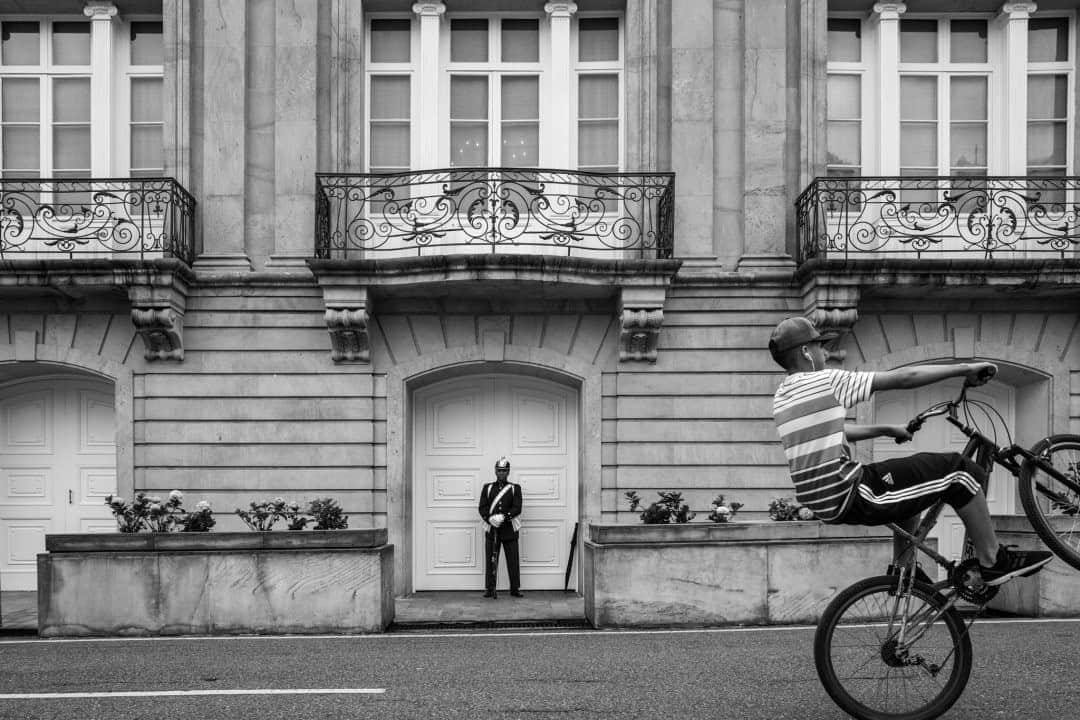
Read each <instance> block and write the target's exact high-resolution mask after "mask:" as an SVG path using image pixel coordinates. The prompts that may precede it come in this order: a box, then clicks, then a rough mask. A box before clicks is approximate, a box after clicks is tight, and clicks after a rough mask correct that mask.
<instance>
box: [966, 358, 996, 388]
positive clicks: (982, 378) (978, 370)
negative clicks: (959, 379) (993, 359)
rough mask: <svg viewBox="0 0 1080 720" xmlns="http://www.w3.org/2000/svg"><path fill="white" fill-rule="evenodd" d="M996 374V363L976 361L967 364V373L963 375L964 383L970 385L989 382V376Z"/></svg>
mask: <svg viewBox="0 0 1080 720" xmlns="http://www.w3.org/2000/svg"><path fill="white" fill-rule="evenodd" d="M996 374H997V365H995V364H994V363H989V362H976V363H969V364H968V371H967V374H966V375H964V384H965V385H968V386H970V387H975V386H978V385H983V384H985V383H988V382H990V378H992V377H994V375H996Z"/></svg>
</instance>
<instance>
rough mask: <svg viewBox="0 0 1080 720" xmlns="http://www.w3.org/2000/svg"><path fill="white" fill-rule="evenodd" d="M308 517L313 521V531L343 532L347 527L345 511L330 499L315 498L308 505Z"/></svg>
mask: <svg viewBox="0 0 1080 720" xmlns="http://www.w3.org/2000/svg"><path fill="white" fill-rule="evenodd" d="M307 512H308V515H311V517H312V519H313V520H314V521H315V527H314V528H313V529H314V530H345V529H347V528H348V527H349V518H347V517H346V516H345V511H343V510H342V509H341V506H340V505H338V504H337V501H336V500H332V499H330V498H317V499H315V500H312V501H311V502H310V503H309V504H308V508H307Z"/></svg>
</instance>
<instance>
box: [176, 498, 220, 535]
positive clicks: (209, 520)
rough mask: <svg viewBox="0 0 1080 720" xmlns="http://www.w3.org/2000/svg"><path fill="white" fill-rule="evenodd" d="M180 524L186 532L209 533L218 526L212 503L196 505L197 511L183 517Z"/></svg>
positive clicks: (200, 502) (201, 501)
mask: <svg viewBox="0 0 1080 720" xmlns="http://www.w3.org/2000/svg"><path fill="white" fill-rule="evenodd" d="M179 522H180V524H181V525H182V526H183V531H184V532H208V531H209V530H210V528H212V527H214V525H216V524H217V520H215V519H214V512H213V510H211V509H210V503H208V502H207V501H205V500H200V501H199V502H197V503H195V509H194V510H192V511H191V512H189V513H185V514H184V515H182V516H181V517H180V520H179Z"/></svg>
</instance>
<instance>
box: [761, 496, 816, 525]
mask: <svg viewBox="0 0 1080 720" xmlns="http://www.w3.org/2000/svg"><path fill="white" fill-rule="evenodd" d="M769 519H770V520H781V521H783V520H813V519H814V513H813V511H812V510H811V509H810V508H808V507H805V506H803V505H800V504H799V503H797V502H795V501H794V500H792V499H791V498H786V497H780V498H774V499H773V500H772V501H771V502H769Z"/></svg>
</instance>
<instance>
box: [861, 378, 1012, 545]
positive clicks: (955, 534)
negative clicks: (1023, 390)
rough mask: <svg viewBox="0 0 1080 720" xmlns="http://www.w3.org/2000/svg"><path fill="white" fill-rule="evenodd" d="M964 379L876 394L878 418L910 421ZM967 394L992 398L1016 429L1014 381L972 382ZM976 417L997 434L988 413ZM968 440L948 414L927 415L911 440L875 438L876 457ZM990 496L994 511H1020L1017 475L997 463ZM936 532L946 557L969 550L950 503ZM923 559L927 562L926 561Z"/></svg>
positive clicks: (1000, 431) (948, 447)
mask: <svg viewBox="0 0 1080 720" xmlns="http://www.w3.org/2000/svg"><path fill="white" fill-rule="evenodd" d="M960 382H961V381H960V380H958V379H957V380H950V381H947V382H943V383H937V384H935V385H929V386H926V387H922V388H918V389H917V390H894V391H891V392H886V393H878V394H877V395H876V398H875V400H876V406H875V420H874V422H876V423H886V424H890V425H892V424H896V425H905V424H907V422H908V421H909V420H910V419H911V418H913V417H915V415H917V414H918V413H920V412H922V411H923V410H925V409H926V408H928V407H930V405H931V404H933V403H936V402H940V401H943V400H951V399H953V398H955V397H956V396H957V395H958V394H959V392H960ZM967 396H968V398H970V399H972V400H981V401H983V402H985V403H988V404H989V405H990V406H991V407H993V408H994V409H995V410H996V411H997V412H999V413H1001V417H1002V419H1003V420H1004V421H1005V423H1006V424H1007V425H1008V430H1009V432H1012V433H1014V434H1015V432H1014V428H1013V418H1014V414H1015V401H1014V392H1013V388H1012V387H1011V386H1009V385H1005V384H1004V383H989V384H987V385H982V386H980V387H977V388H969V389H968V392H967ZM976 420H977V422H978V424H979V426H980V427H982V429H983V430H984V432H985V433H986V434H987V435H988V436H990V437H994V435H993V433H992V432H990V426H989V424H988V423H989V420H988V419H987V418H985V417H983V416H979V417H978V418H977V419H976ZM995 422H996V423H997V438H998V442H999V444H1002V445H1004V444H1007V443H1006V442H1005V435H1004V428H1003V427H1002V425H1001V421H998V420H997V419H996V418H995ZM966 444H967V436H966V435H964V434H963V433H962V432H960V431H959V430H958V429H957V428H956V427H954V426H953V425H951V424H950V423H949V422H948V421H947V420H945V419H944V418H943V417H937V418H933V419H931V420H928V421H927V422H926V424H925V425H924V426H923V429H922V430H921V431H919V432H917V433H915V437H914V438H913V439H912V440H911V442H908V443H903V444H900V445H898V444H896V441H895V440H893V439H892V438H876V439H875V440H874V460H885V459H887V458H894V457H903V456H906V455H914V454H915V453H917V452H963V450H964V446H965V445H966ZM986 501H987V504H988V505H989V507H990V513H991V514H992V515H1011V514H1013V513H1014V512H1015V511H1016V481H1015V480H1014V479H1013V477H1012V475H1010V474H1009V473H1007V472H1005V471H1004V470H1002V469H1001V468H998V467H996V466H995V469H994V471H993V472H992V473H991V475H990V488H989V491H988V492H987V494H986ZM931 537H936V538H937V541H938V552H940V553H941V554H942V555H944V556H945V557H947V558H951V559H959V558H960V556H961V554H962V553H963V550H964V523H963V522H962V521H961V520H960V518H959V517H958V516H957V515H956V513H955V512H953V510H952V508H950V507H948V506H946V507H945V509H944V511H943V512H942V513H941V516H940V518H939V519H938V524H937V526H936V527H935V528H934V530H933V532H932V534H931ZM923 564H924V565H925V562H924V563H923Z"/></svg>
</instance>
